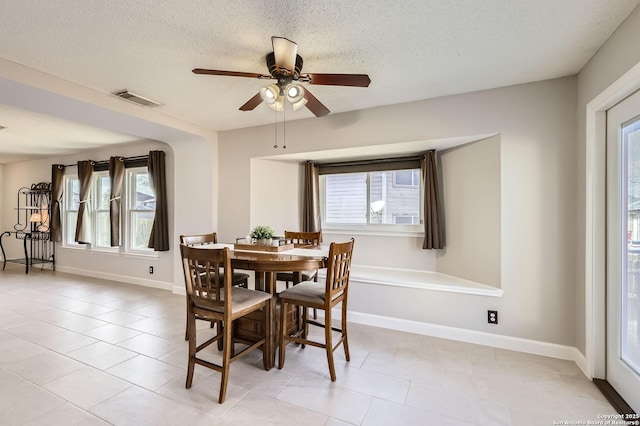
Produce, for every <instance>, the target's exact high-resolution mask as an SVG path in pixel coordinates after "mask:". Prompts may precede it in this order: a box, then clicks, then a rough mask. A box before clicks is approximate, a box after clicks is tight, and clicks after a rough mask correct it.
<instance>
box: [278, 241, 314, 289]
mask: <svg viewBox="0 0 640 426" xmlns="http://www.w3.org/2000/svg"><path fill="white" fill-rule="evenodd" d="M284 238H285V239H287V238H289V239H291V240H292V242H293V244H295V245H296V247H303V246H318V245H320V243H321V242H322V232H292V231H284ZM311 280H313V281H315V282H318V271H317V270H316V271H305V272H303V273H302V281H311ZM276 281H284V282H285V286H286V287H287V288H289V283H293V282H294V279H293V272H278V273H277V274H276Z"/></svg>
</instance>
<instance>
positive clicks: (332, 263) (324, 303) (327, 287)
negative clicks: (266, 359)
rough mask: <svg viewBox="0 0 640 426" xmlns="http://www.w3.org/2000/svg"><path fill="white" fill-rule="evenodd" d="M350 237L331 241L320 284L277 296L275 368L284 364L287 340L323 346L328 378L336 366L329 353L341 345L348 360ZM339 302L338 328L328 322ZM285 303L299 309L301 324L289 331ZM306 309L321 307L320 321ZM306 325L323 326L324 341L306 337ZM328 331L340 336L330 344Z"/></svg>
mask: <svg viewBox="0 0 640 426" xmlns="http://www.w3.org/2000/svg"><path fill="white" fill-rule="evenodd" d="M353 243H354V240H353V238H352V239H351V241H347V242H345V243H331V246H330V247H329V258H328V261H327V279H326V282H325V284H324V285H322V284H320V283H316V282H313V281H305V282H302V283H299V284H297V285H294V286H292V287H290V288H288V289H286V290H284V291H282V292H281V293H280V294H279V296H278V297H279V299H280V305H281V306H280V324H281V326H280V339H279V343H280V352H279V357H278V358H279V359H278V368H282V367H284V359H285V352H286V351H285V349H286V344H287V343H288V342H295V343H300V344H302V347H303V348H304V347H305V345H311V346H316V347H319V348H324V349H325V350H326V352H327V362H328V364H329V374H330V376H331V381H333V382H335V381H336V369H335V364H334V362H333V352H334V351H335V350H336V349H337V348H338V346H340V344H342V346H343V348H344V355H345V357H346V359H347V361H349V342H348V339H347V295H348V291H349V271H350V268H351V257H352V254H353ZM339 303H341V304H342V316H341V324H340V328H338V327H334V326H333V325H332V322H331V310H332V309H333V307H334V306H336V305H337V304H339ZM287 305H296V306H297V307H299V308H301V310H302V312H301V317H302V327H301V328H300V329H299V330H297V331H295V332H293V333H291V334H290V333H289V332H288V331H287V316H288V315H285V313H286V312H287ZM308 308H315V309H322V310H324V323H320V322H318V321H315V320H312V319H309V318H308ZM309 325H315V326H319V327H322V328H324V331H325V332H324V343H322V342H317V341H315V340H310V339H309V338H308V333H309ZM332 331H336V332H338V333H340V339H339V341H338V342H337V343H335V344H334V343H333V339H332V334H331V332H332Z"/></svg>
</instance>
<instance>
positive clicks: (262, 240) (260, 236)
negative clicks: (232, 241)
mask: <svg viewBox="0 0 640 426" xmlns="http://www.w3.org/2000/svg"><path fill="white" fill-rule="evenodd" d="M251 238H254V239H255V240H256V243H257V244H258V245H263V246H268V245H271V239H272V238H273V229H272V228H271V227H270V226H267V225H258V226H256V227H255V228H253V230H252V231H251Z"/></svg>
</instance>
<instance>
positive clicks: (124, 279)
mask: <svg viewBox="0 0 640 426" xmlns="http://www.w3.org/2000/svg"><path fill="white" fill-rule="evenodd" d="M56 271H57V272H65V273H67V274H73V275H82V276H84V277H92V278H101V279H104V280H111V281H117V282H121V283H127V284H135V285H141V286H144V287H153V288H159V289H162V290H173V287H174V285H173V283H168V282H164V281H154V280H148V279H144V278H136V277H132V276H130V275H119V274H111V273H107V272H98V271H91V270H87V269H80V268H72V267H69V266H56Z"/></svg>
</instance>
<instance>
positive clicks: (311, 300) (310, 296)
mask: <svg viewBox="0 0 640 426" xmlns="http://www.w3.org/2000/svg"><path fill="white" fill-rule="evenodd" d="M340 294H342V293H338V294H336V295H335V296H334V299H335V298H336V297H338V296H340ZM324 296H325V283H316V282H313V281H304V282H301V283H300V284H296V285H294V286H292V287H289V288H288V289H286V290H284V291H282V292H280V299H284V300H286V301H287V302H288V303H289V302H290V303H301V304H312V305H322V304H323V303H324Z"/></svg>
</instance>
